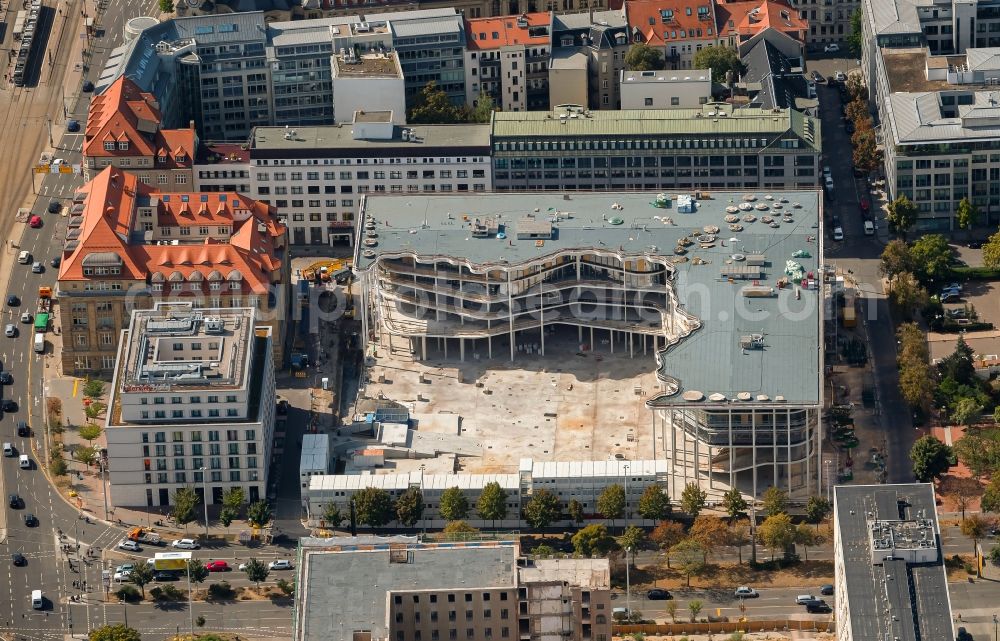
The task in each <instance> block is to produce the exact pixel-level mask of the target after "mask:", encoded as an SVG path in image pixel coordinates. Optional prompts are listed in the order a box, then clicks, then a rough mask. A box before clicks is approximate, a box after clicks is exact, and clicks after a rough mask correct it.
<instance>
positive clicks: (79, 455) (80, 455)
mask: <svg viewBox="0 0 1000 641" xmlns="http://www.w3.org/2000/svg"><path fill="white" fill-rule="evenodd" d="M73 458H75V459H76V460H78V461H80V462H81V463H83V464H84V465H86V466H87V467H90V466H91V465H92V464H93V463H94V461H96V460H97V450H96V449H94V448H92V447H78V448H76V449H75V450H73Z"/></svg>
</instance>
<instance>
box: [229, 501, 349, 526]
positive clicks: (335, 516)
mask: <svg viewBox="0 0 1000 641" xmlns="http://www.w3.org/2000/svg"><path fill="white" fill-rule="evenodd" d="M343 521H344V515H343V514H342V513H341V511H340V508H339V507H338V506H337V504H336V503H334V502H333V501H330V502H329V503H327V504H326V507H324V508H323V525H324V526H325V527H328V528H338V527H340V524H341V523H342V522H343ZM227 527H228V526H227Z"/></svg>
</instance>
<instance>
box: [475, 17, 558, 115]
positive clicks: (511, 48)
mask: <svg viewBox="0 0 1000 641" xmlns="http://www.w3.org/2000/svg"><path fill="white" fill-rule="evenodd" d="M550 27H551V16H550V14H548V13H530V14H523V15H519V16H507V17H503V18H478V19H467V20H466V21H465V31H466V43H467V46H468V48H467V49H466V52H465V91H466V98H465V101H466V104H467V105H469V106H470V107H475V106H476V104H477V102H478V101H479V97H480V95H482V94H486V95H489V96H490V98H492V99H493V104H494V105H496V106H497V107H499V108H500V109H502V110H503V111H525V110H538V109H548V106H549V70H548V66H549V54H550V52H551V50H552V38H551V31H550Z"/></svg>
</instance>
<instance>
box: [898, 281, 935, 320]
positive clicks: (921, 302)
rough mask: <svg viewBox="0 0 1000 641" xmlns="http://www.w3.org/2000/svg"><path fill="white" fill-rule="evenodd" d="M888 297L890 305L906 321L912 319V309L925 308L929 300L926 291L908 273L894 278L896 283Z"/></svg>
mask: <svg viewBox="0 0 1000 641" xmlns="http://www.w3.org/2000/svg"><path fill="white" fill-rule="evenodd" d="M889 295H890V296H891V298H892V304H893V305H894V306H895V308H896V309H897V310H898V311H899V312H900V313H901V314H902V315H904V316H905V317H906V318H907V319H909V318H912V312H913V310H914V309H922V308H924V307H926V306H927V302H928V300H929V299H930V296H929V295H928V294H927V290H926V289H924V288H923V287H922V286H921V285H920V283H919V282H918V281H917V279H916V277H915V276H914V275H913V274H911V273H909V272H903V273H902V274H899V275H898V276H896V282H895V283H894V284H893V285H892V289H891V290H890V291H889Z"/></svg>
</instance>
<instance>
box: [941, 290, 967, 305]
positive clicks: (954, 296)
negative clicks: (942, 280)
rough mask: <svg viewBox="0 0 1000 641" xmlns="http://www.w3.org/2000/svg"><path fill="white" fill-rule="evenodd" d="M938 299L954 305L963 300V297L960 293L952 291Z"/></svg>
mask: <svg viewBox="0 0 1000 641" xmlns="http://www.w3.org/2000/svg"><path fill="white" fill-rule="evenodd" d="M938 298H939V299H940V301H941V302H942V303H954V302H955V301H957V300H959V299H960V298H962V296H961V294H959V293H958V292H955V291H950V292H941V295H940V296H939V297H938Z"/></svg>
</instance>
